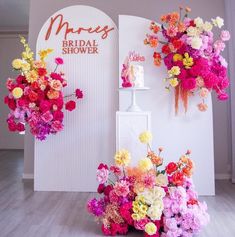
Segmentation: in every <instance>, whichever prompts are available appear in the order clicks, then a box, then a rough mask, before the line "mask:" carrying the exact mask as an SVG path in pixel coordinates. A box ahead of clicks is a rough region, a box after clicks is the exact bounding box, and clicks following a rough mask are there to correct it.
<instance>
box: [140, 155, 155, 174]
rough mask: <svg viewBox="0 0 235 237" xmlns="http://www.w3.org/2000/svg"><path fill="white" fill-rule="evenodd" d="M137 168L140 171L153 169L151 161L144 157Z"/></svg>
mask: <svg viewBox="0 0 235 237" xmlns="http://www.w3.org/2000/svg"><path fill="white" fill-rule="evenodd" d="M138 167H139V168H140V169H141V170H142V171H149V170H151V169H152V168H153V164H152V161H151V160H150V159H149V158H147V157H146V158H143V159H142V160H140V161H139V163H138Z"/></svg>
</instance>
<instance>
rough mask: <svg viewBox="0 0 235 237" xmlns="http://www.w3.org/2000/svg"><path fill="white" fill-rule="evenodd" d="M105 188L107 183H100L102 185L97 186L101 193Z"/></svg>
mask: <svg viewBox="0 0 235 237" xmlns="http://www.w3.org/2000/svg"><path fill="white" fill-rule="evenodd" d="M104 190H105V185H104V184H100V185H99V186H98V188H97V192H98V193H99V194H101V193H103V192H104Z"/></svg>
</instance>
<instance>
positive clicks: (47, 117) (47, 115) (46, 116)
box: [41, 111, 53, 123]
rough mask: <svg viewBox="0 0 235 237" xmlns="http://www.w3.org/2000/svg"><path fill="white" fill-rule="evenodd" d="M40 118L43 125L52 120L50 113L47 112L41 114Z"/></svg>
mask: <svg viewBox="0 0 235 237" xmlns="http://www.w3.org/2000/svg"><path fill="white" fill-rule="evenodd" d="M41 118H42V120H43V121H44V122H45V123H49V122H50V121H51V120H52V119H53V115H52V114H51V112H50V111H47V112H46V113H44V114H42V116H41Z"/></svg>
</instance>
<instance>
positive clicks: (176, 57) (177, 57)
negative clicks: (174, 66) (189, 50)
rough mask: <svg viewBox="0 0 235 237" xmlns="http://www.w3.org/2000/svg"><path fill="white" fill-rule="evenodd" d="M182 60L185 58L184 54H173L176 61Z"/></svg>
mask: <svg viewBox="0 0 235 237" xmlns="http://www.w3.org/2000/svg"><path fill="white" fill-rule="evenodd" d="M182 60H183V56H182V55H181V54H178V53H176V54H174V56H173V61H174V62H177V61H182Z"/></svg>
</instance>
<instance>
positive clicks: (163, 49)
mask: <svg viewBox="0 0 235 237" xmlns="http://www.w3.org/2000/svg"><path fill="white" fill-rule="evenodd" d="M162 52H163V53H164V54H169V53H170V52H171V49H170V47H169V46H168V44H164V45H163V46H162Z"/></svg>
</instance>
